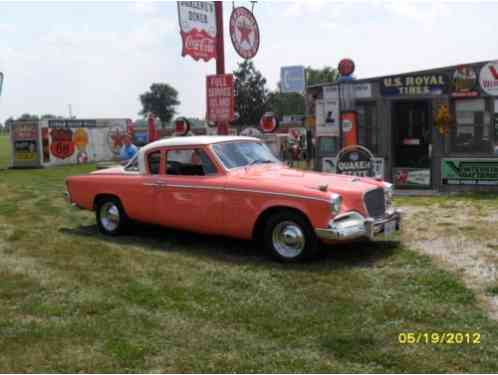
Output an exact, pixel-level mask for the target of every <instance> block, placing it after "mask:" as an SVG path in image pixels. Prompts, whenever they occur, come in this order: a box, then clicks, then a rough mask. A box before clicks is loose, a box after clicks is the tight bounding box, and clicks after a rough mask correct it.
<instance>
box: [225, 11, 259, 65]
mask: <svg viewBox="0 0 498 375" xmlns="http://www.w3.org/2000/svg"><path fill="white" fill-rule="evenodd" d="M230 38H231V39H232V44H233V48H235V51H237V53H238V54H239V56H240V57H242V58H244V59H252V58H253V57H254V56H256V53H257V52H258V49H259V28H258V23H257V22H256V18H254V15H253V14H252V13H251V11H250V10H249V9H247V8H245V7H238V8H235V9H234V10H233V11H232V15H231V16H230Z"/></svg>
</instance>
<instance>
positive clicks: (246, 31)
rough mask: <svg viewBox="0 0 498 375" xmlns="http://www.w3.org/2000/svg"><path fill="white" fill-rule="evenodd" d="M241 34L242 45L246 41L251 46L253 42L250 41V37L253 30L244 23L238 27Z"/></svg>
mask: <svg viewBox="0 0 498 375" xmlns="http://www.w3.org/2000/svg"><path fill="white" fill-rule="evenodd" d="M237 28H238V29H239V32H240V44H242V43H244V40H246V41H247V43H249V44H251V41H250V40H249V35H250V34H251V33H252V29H251V28H249V27H248V26H247V24H246V23H245V22H244V23H242V25H241V26H237Z"/></svg>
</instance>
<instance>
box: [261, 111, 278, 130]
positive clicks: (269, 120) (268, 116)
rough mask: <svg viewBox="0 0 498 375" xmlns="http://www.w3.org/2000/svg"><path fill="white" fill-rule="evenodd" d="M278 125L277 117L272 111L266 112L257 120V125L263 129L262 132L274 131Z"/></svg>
mask: <svg viewBox="0 0 498 375" xmlns="http://www.w3.org/2000/svg"><path fill="white" fill-rule="evenodd" d="M277 126H278V121H277V118H276V117H275V116H274V115H273V113H271V112H268V113H265V114H264V115H263V117H261V120H260V121H259V127H260V128H261V130H262V131H263V133H271V132H273V131H275V129H276V128H277Z"/></svg>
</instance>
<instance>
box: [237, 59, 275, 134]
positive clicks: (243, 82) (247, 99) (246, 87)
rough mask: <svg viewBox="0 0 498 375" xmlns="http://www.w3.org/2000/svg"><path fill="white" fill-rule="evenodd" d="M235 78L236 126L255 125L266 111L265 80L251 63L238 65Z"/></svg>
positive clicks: (267, 106) (246, 62) (266, 94)
mask: <svg viewBox="0 0 498 375" xmlns="http://www.w3.org/2000/svg"><path fill="white" fill-rule="evenodd" d="M233 75H234V77H235V110H236V111H237V113H238V114H239V118H238V119H237V120H236V121H235V124H236V125H256V124H258V123H259V120H260V119H261V117H262V116H263V115H264V114H265V112H266V111H267V110H268V108H269V105H268V90H267V89H266V87H265V85H266V79H265V78H264V77H263V75H262V74H261V72H259V71H258V70H256V68H255V67H254V64H253V62H252V61H249V60H246V61H243V62H241V63H239V66H238V68H237V70H235V71H234V72H233Z"/></svg>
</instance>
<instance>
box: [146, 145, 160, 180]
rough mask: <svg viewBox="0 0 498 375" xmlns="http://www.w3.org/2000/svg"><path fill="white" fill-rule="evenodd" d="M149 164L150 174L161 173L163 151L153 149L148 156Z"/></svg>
mask: <svg viewBox="0 0 498 375" xmlns="http://www.w3.org/2000/svg"><path fill="white" fill-rule="evenodd" d="M147 164H148V165H149V173H150V174H159V168H160V166H161V151H153V152H151V153H150V154H149V155H148V156H147Z"/></svg>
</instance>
